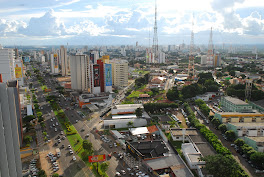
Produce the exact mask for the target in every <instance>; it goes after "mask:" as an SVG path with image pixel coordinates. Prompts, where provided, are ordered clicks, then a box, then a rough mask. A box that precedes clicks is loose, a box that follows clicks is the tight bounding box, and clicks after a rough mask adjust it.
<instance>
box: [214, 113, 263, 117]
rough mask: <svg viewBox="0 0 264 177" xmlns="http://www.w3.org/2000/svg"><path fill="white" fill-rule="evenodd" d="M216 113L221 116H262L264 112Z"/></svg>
mask: <svg viewBox="0 0 264 177" xmlns="http://www.w3.org/2000/svg"><path fill="white" fill-rule="evenodd" d="M216 114H219V115H221V116H243V117H247V116H264V114H261V113H253V112H252V113H241V112H217V113H216Z"/></svg>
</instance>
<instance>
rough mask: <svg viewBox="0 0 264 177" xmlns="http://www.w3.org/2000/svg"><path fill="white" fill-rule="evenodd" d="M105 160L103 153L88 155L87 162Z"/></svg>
mask: <svg viewBox="0 0 264 177" xmlns="http://www.w3.org/2000/svg"><path fill="white" fill-rule="evenodd" d="M103 161H105V154H103V155H92V156H89V162H103Z"/></svg>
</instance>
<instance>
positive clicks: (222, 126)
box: [218, 124, 227, 133]
mask: <svg viewBox="0 0 264 177" xmlns="http://www.w3.org/2000/svg"><path fill="white" fill-rule="evenodd" d="M218 129H219V130H220V131H221V132H222V133H225V132H226V131H227V127H226V125H225V124H221V125H219V126H218Z"/></svg>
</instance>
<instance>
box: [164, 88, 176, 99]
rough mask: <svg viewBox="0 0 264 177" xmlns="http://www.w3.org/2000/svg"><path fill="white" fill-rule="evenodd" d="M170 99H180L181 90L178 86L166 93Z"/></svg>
mask: <svg viewBox="0 0 264 177" xmlns="http://www.w3.org/2000/svg"><path fill="white" fill-rule="evenodd" d="M166 96H167V98H168V100H170V101H175V100H178V99H179V91H178V89H177V87H172V89H170V90H168V92H167V94H166Z"/></svg>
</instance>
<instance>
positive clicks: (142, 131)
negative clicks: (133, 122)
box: [129, 127, 149, 135]
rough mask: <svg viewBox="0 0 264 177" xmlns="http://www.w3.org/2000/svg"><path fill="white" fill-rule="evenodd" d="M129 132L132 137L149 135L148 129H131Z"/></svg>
mask: <svg viewBox="0 0 264 177" xmlns="http://www.w3.org/2000/svg"><path fill="white" fill-rule="evenodd" d="M129 130H130V132H131V134H132V135H141V134H147V133H149V131H148V128H147V127H138V128H130V129H129Z"/></svg>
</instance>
